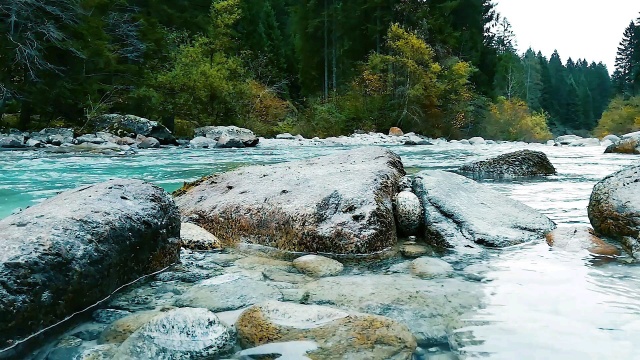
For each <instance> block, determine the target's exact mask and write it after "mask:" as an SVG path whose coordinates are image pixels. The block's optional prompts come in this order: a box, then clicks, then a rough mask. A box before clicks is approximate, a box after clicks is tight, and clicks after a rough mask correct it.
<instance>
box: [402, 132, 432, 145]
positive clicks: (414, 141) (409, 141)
mask: <svg viewBox="0 0 640 360" xmlns="http://www.w3.org/2000/svg"><path fill="white" fill-rule="evenodd" d="M404 145H407V146H417V145H433V143H432V142H431V141H429V139H427V138H425V137H422V136H419V135H415V134H413V135H407V136H406V140H405V141H404Z"/></svg>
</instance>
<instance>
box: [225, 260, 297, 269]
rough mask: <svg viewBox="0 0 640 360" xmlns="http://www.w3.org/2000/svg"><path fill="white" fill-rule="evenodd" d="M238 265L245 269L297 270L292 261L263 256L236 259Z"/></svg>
mask: <svg viewBox="0 0 640 360" xmlns="http://www.w3.org/2000/svg"><path fill="white" fill-rule="evenodd" d="M234 264H235V265H236V266H238V267H240V268H242V269H245V270H259V271H263V270H265V269H278V270H282V271H286V272H297V271H296V269H295V267H294V266H293V263H292V262H290V261H283V260H276V259H271V258H266V257H261V256H247V257H244V258H241V259H238V260H236V262H235V263H234Z"/></svg>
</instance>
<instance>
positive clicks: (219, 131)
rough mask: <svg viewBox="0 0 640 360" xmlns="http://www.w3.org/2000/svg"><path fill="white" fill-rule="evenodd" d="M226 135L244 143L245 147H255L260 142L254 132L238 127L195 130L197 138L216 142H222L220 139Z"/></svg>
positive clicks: (209, 127)
mask: <svg viewBox="0 0 640 360" xmlns="http://www.w3.org/2000/svg"><path fill="white" fill-rule="evenodd" d="M224 134H226V135H227V137H228V138H231V139H235V140H237V141H239V142H242V144H243V145H244V147H255V146H256V145H258V142H259V141H260V139H258V138H257V137H256V135H255V134H254V133H253V131H251V130H249V129H244V128H239V127H237V126H205V127H201V128H197V129H196V130H195V136H196V137H198V136H202V137H207V138H210V139H213V140H215V141H216V142H217V141H218V140H220V137H221V136H222V135H224Z"/></svg>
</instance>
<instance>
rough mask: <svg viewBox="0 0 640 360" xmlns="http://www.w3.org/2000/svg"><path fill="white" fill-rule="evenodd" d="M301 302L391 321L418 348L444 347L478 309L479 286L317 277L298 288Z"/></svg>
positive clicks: (406, 278) (394, 277) (396, 277)
mask: <svg viewBox="0 0 640 360" xmlns="http://www.w3.org/2000/svg"><path fill="white" fill-rule="evenodd" d="M302 289H303V290H305V291H306V297H305V302H306V303H307V304H318V305H325V306H331V307H335V308H338V309H341V310H345V311H357V312H362V313H368V314H375V315H380V316H385V317H388V318H391V319H394V320H396V321H398V322H400V323H402V324H405V325H407V326H408V327H409V329H410V330H411V332H412V333H413V334H414V335H415V336H416V337H417V338H418V343H419V344H420V345H421V346H423V347H424V346H437V345H441V344H448V338H449V336H450V335H452V334H453V332H454V331H455V330H456V329H458V328H461V327H462V326H464V322H463V317H464V315H465V314H466V313H469V312H472V311H475V310H476V309H478V308H480V307H482V306H483V305H482V302H481V299H482V298H483V295H482V288H481V286H479V284H478V283H476V282H469V281H464V280H461V279H458V278H436V279H431V280H428V281H425V280H422V279H420V278H417V277H414V276H412V275H410V274H390V275H375V274H369V275H359V276H355V275H351V276H337V277H327V278H322V279H319V280H317V281H314V282H311V283H309V284H306V285H305V286H303V287H302Z"/></svg>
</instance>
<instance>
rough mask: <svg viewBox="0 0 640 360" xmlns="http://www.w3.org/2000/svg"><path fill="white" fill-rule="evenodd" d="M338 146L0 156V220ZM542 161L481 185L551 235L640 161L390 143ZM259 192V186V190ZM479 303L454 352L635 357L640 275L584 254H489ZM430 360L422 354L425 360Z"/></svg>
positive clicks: (532, 248) (431, 152)
mask: <svg viewBox="0 0 640 360" xmlns="http://www.w3.org/2000/svg"><path fill="white" fill-rule="evenodd" d="M347 148H348V147H343V146H286V145H283V142H275V141H274V142H272V143H269V142H266V143H265V144H261V145H260V146H259V147H257V148H253V149H229V150H219V149H216V150H189V149H182V148H167V149H162V150H157V151H151V150H149V151H140V153H139V154H137V155H132V156H105V155H88V154H83V155H70V154H52V153H46V152H42V151H16V152H0V218H4V217H6V216H8V215H10V214H11V213H12V212H14V211H16V210H17V209H19V208H24V207H26V206H30V205H33V204H35V203H37V202H39V201H42V200H43V199H46V198H48V197H51V196H53V195H55V194H56V193H58V192H60V191H62V190H66V189H71V188H74V187H77V186H79V185H83V184H89V183H94V182H99V181H103V180H107V179H111V178H117V177H121V178H137V179H144V180H148V181H150V182H152V183H155V184H157V185H159V186H161V187H163V188H165V189H166V190H168V191H173V190H175V189H177V188H178V187H180V186H181V185H182V183H183V182H184V181H192V180H195V179H197V178H199V177H201V176H203V175H207V174H210V173H215V172H222V171H225V170H228V169H232V168H235V167H238V166H242V165H245V164H268V163H276V162H282V161H288V160H294V159H300V158H308V157H314V156H319V155H324V154H329V153H335V152H339V151H343V150H344V149H347ZM524 148H528V149H532V150H540V151H543V152H545V153H546V154H547V155H548V157H549V159H550V160H551V162H552V163H553V164H554V165H555V166H556V168H557V170H558V174H557V175H556V176H552V177H549V178H546V179H543V180H540V179H537V180H516V181H504V182H496V181H487V182H486V184H487V185H488V186H490V187H492V188H494V189H496V190H498V191H500V192H502V193H504V194H506V195H508V196H510V197H512V198H514V199H517V200H520V201H522V202H524V203H525V204H527V205H529V206H531V207H533V208H535V209H538V210H540V211H541V212H543V213H544V214H546V215H547V216H549V217H550V218H551V219H552V220H553V221H555V222H556V223H557V224H558V226H561V227H562V226H570V225H588V224H589V220H588V218H587V210H586V207H587V204H588V199H589V196H590V194H591V189H592V188H593V186H594V185H595V183H596V182H597V181H599V180H601V179H602V178H603V177H605V176H606V175H608V174H610V173H613V172H615V171H617V170H619V169H621V168H622V167H624V166H627V165H630V164H633V163H636V162H637V160H636V159H637V158H636V157H633V156H623V155H610V154H607V155H605V154H603V152H604V148H602V147H583V148H571V147H551V146H543V145H536V144H517V143H508V144H497V145H482V146H470V145H463V144H441V145H436V146H422V147H404V146H391V147H390V149H391V150H393V151H395V152H397V153H398V154H399V155H400V156H401V157H402V160H403V163H404V165H405V168H406V169H407V171H408V172H410V173H412V172H417V171H420V170H424V169H445V170H446V169H454V168H456V167H458V166H459V165H461V164H464V163H466V162H469V161H473V160H478V159H481V158H485V157H489V156H494V155H499V154H503V153H506V152H509V151H514V150H520V149H524ZM256 186H259V185H258V184H257V185H256ZM487 263H488V264H490V267H491V271H490V272H489V273H488V274H487V279H488V281H484V282H483V285H482V286H483V292H484V296H485V297H486V298H485V299H484V302H485V304H486V306H484V307H483V308H482V309H479V310H478V311H477V312H475V313H471V314H469V315H468V317H467V318H466V319H465V324H467V326H465V327H463V328H462V329H460V330H459V334H460V337H461V338H462V339H463V341H462V343H461V349H460V353H462V354H465V355H466V356H467V357H470V358H475V357H478V358H490V359H640V267H638V266H636V265H633V264H627V263H626V261H625V259H624V258H623V259H618V260H616V261H602V259H598V258H595V257H593V256H592V255H590V254H589V253H588V252H586V251H584V252H565V251H557V250H552V249H550V248H549V247H548V246H547V244H546V243H544V242H543V241H541V242H539V243H534V244H526V245H523V246H518V247H514V248H510V249H506V250H502V251H499V252H492V253H490V254H489V255H488V259H487ZM427 358H428V357H427Z"/></svg>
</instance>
